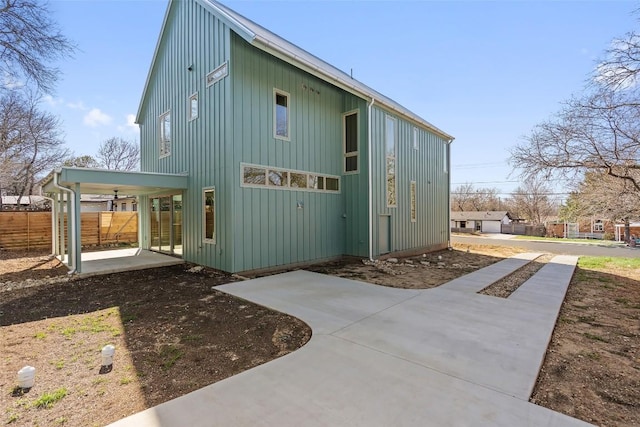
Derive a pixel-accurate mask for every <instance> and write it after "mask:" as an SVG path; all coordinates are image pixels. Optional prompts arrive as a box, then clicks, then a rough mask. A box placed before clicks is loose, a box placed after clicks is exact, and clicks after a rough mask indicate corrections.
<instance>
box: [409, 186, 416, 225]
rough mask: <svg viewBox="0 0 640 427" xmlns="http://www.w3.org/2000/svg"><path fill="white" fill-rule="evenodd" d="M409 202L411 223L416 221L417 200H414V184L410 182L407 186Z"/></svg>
mask: <svg viewBox="0 0 640 427" xmlns="http://www.w3.org/2000/svg"><path fill="white" fill-rule="evenodd" d="M409 202H410V204H411V209H410V211H411V222H416V221H417V220H418V212H417V200H416V182H415V181H411V183H410V184H409Z"/></svg>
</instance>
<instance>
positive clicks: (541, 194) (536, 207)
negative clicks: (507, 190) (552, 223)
mask: <svg viewBox="0 0 640 427" xmlns="http://www.w3.org/2000/svg"><path fill="white" fill-rule="evenodd" d="M551 193H552V192H551V189H550V188H549V187H548V186H547V184H546V183H545V181H544V180H542V179H538V178H531V179H527V180H526V181H525V182H524V184H523V185H521V186H520V187H518V188H517V189H516V190H515V191H514V192H513V193H512V195H511V197H510V199H509V200H507V202H506V203H507V205H508V206H509V211H510V212H512V213H513V214H514V215H516V216H518V217H519V218H524V219H526V220H527V221H529V222H531V223H533V224H534V225H540V224H544V222H545V221H546V220H547V219H548V218H549V217H550V216H551V215H553V214H554V213H555V212H556V209H557V207H556V206H555V204H554V203H553V201H552V200H551V197H550V194H551Z"/></svg>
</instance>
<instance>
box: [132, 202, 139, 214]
mask: <svg viewBox="0 0 640 427" xmlns="http://www.w3.org/2000/svg"><path fill="white" fill-rule="evenodd" d="M131 210H132V211H133V212H138V204H137V203H134V204H132V205H131Z"/></svg>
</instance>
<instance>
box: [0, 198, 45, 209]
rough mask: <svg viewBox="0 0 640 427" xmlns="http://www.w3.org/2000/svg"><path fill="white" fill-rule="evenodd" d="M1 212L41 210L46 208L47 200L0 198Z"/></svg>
mask: <svg viewBox="0 0 640 427" xmlns="http://www.w3.org/2000/svg"><path fill="white" fill-rule="evenodd" d="M0 197H2V203H1V205H2V210H7V211H9V210H11V211H16V210H43V209H46V208H47V207H48V202H47V198H46V197H43V196H0Z"/></svg>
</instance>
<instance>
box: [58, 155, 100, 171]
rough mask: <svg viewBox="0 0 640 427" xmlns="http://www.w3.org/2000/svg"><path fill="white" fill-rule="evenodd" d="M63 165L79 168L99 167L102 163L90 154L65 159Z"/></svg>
mask: <svg viewBox="0 0 640 427" xmlns="http://www.w3.org/2000/svg"><path fill="white" fill-rule="evenodd" d="M62 165H63V166H71V167H77V168H99V167H100V163H99V162H98V161H97V160H96V159H94V158H93V157H92V156H89V155H84V156H78V157H71V158H70V159H68V160H65V161H64V163H63V164H62Z"/></svg>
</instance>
